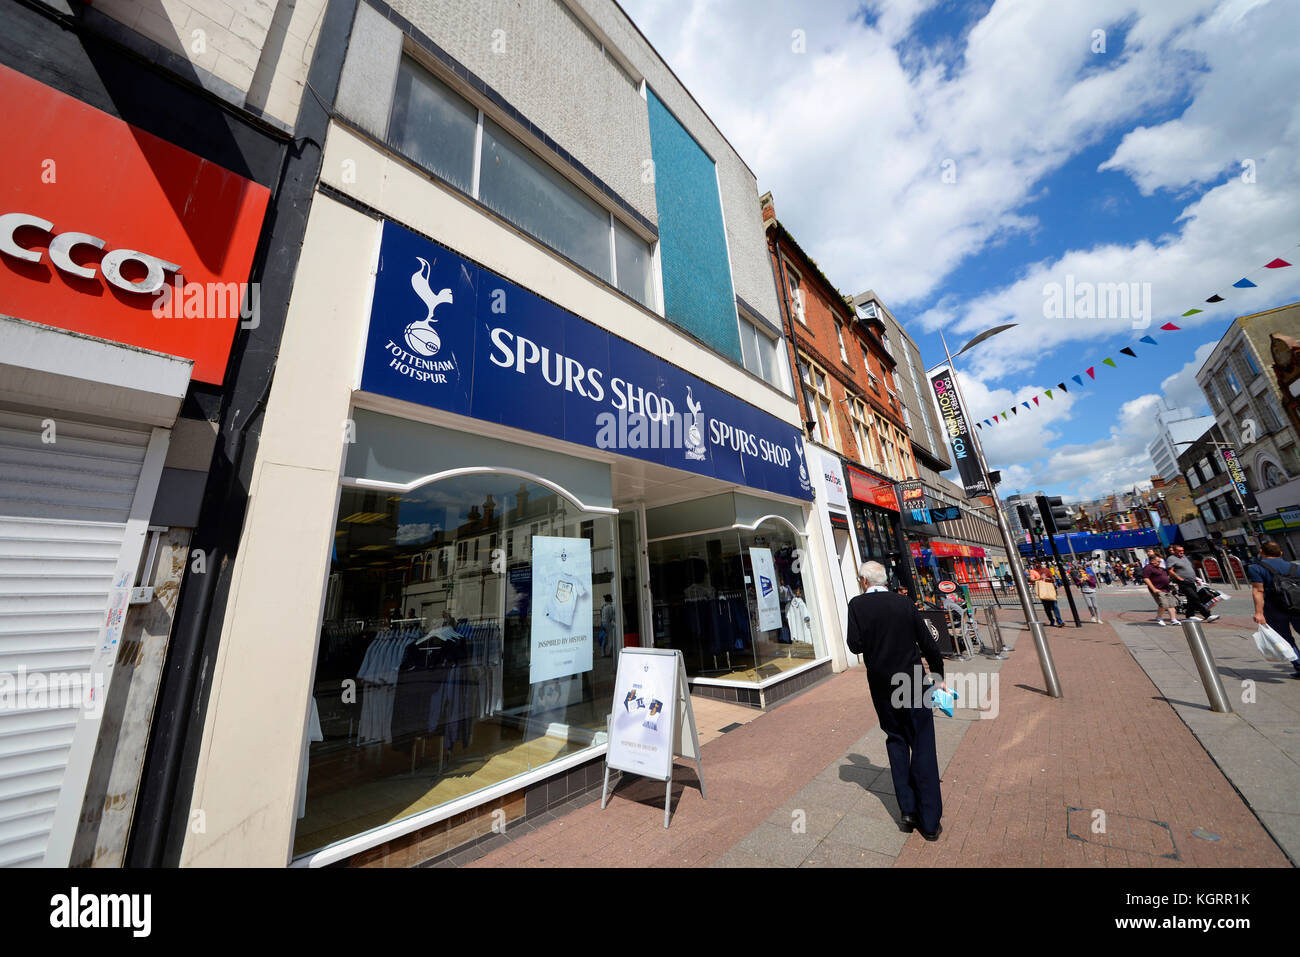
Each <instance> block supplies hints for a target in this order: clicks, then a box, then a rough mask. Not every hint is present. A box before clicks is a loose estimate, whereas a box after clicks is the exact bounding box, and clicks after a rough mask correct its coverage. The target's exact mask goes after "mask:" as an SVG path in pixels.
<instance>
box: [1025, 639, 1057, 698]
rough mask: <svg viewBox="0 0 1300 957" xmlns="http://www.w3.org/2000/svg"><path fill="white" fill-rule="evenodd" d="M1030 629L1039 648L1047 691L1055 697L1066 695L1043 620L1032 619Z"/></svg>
mask: <svg viewBox="0 0 1300 957" xmlns="http://www.w3.org/2000/svg"><path fill="white" fill-rule="evenodd" d="M1029 631H1030V633H1031V634H1032V635H1033V636H1034V647H1035V648H1036V649H1038V661H1039V664H1041V665H1042V668H1043V683H1044V684H1045V685H1047V693H1048V695H1049V696H1051V697H1053V698H1061V697H1064V696H1063V695H1062V694H1061V682H1060V681H1059V680H1058V679H1057V677H1056V662H1055V661H1053V660H1052V649H1051V648H1049V647H1047V631H1046V629H1044V628H1043V623H1042V622H1041V621H1031V622H1030V623H1029Z"/></svg>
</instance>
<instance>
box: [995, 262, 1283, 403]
mask: <svg viewBox="0 0 1300 957" xmlns="http://www.w3.org/2000/svg"><path fill="white" fill-rule="evenodd" d="M1292 265H1293V264H1292V263H1290V262H1288V261H1287V260H1285V259H1283V258H1281V257H1280V256H1279V257H1276V258H1274V259H1272V260H1270V261H1269V262H1266V263H1264V265H1262V266H1260V267H1258V268H1256V269H1255V270H1254V271H1252V272H1250V273H1248V274H1246V275H1245V276H1242V277H1241V278H1240V279H1238V280H1237V281H1236V282H1234V283H1233V284H1232V288H1233V289H1257V288H1259V286H1258V284H1257V283H1256V282H1254V280H1253V279H1252V278H1251V277H1252V276H1257V275H1258V274H1260V273H1262V271H1263V270H1265V269H1286V268H1288V267H1291V266H1292ZM1225 301H1226V298H1225V297H1224V296H1223V295H1221V294H1219V293H1217V292H1216V293H1215V294H1214V295H1212V296H1207V297H1206V299H1205V302H1206V303H1211V304H1213V303H1220V302H1225ZM1203 313H1204V310H1203V309H1201V308H1199V307H1193V308H1191V309H1188V310H1187V311H1186V312H1184V313H1182V314H1181V317H1180V318H1186V317H1188V316H1196V315H1202V314H1203ZM1160 331H1161V332H1181V331H1182V326H1180V325H1178V324H1177V323H1174V322H1166V323H1164V324H1163V325H1161V326H1160ZM1137 341H1138V342H1140V343H1143V344H1144V345H1149V346H1156V345H1159V341H1158V340H1157V339H1156V337H1155V336H1152V335H1150V334H1148V335H1144V336H1142V337H1141V338H1139V339H1138V340H1137ZM1119 351H1120V354H1121V355H1126V356H1129V357H1131V358H1134V359H1136V358H1138V354H1137V352H1136V350H1135V349H1134V348H1133V347H1132V346H1125V347H1124V348H1122V349H1120V350H1119ZM1102 365H1107V366H1110V367H1111V368H1112V369H1118V368H1119V367H1118V366H1117V365H1116V364H1115V360H1114V358H1113V357H1109V356H1108V357H1107V358H1105V359H1103V360H1102ZM1084 375H1087V377H1088V379H1089V380H1091V381H1095V380H1096V378H1097V371H1096V366H1088V368H1087V369H1085V370H1084V371H1083V373H1080V374H1075V375H1071V376H1070V378H1071V379H1073V380H1074V381H1075V383H1076V384H1077V385H1079V386H1080V387H1082V386H1084V385H1086V384H1087V383H1085V382H1084V380H1083V376H1084ZM1054 391H1060V392H1063V393H1066V394H1068V392H1069V390H1068V389H1067V388H1066V386H1065V383H1064V382H1059V383H1057V385H1056V389H1054V390H1053V389H1046V390H1044V392H1043V394H1045V395H1046V396H1047V398H1048V399H1049V400H1054V398H1055V397H1054V396H1053V394H1052V393H1053V392H1054ZM1032 398H1033V405H1032V406H1031V405H1030V404H1029V402H1028V401H1026V400H1021V402H1020V405H1023V406H1024V407H1025V408H1026V409H1028V410H1029V411H1031V412H1032V411H1033V410H1034V409H1035V408H1038V407H1039V399H1040V395H1034V396H1033V397H1032ZM1009 411H1010V415H1019V414H1020V410H1019V408H1018V407H1017V406H1015V405H1013V406H1012V407H1011V409H1010V410H1009ZM999 418H1000V419H1001V420H1002V421H1003V422H1005V421H1007V419H1008V410H1005V409H1004V410H1003V411H1002V413H1001V414H1000V415H998V414H995V415H993V416H992V417H991V418H988V419H985V420H984V425H988V426H990V427H992V426H994V425H997V424H998V420H999ZM977 424H978V423H977Z"/></svg>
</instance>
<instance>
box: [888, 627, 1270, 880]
mask: <svg viewBox="0 0 1300 957" xmlns="http://www.w3.org/2000/svg"><path fill="white" fill-rule="evenodd" d="M1103 614H1105V610H1104V609H1103ZM1165 630H1167V631H1170V632H1172V631H1173V629H1165ZM1048 635H1049V641H1050V643H1051V646H1052V653H1053V655H1054V657H1055V660H1056V666H1057V671H1058V674H1059V675H1060V679H1061V686H1062V690H1063V691H1064V693H1065V697H1064V698H1062V699H1059V700H1057V699H1052V698H1049V697H1047V696H1046V695H1044V694H1042V693H1041V692H1040V691H1039V690H1037V689H1038V688H1040V687H1041V685H1042V677H1041V673H1040V672H1039V668H1038V661H1037V659H1036V657H1035V655H1034V653H1033V650H1032V647H1031V646H1030V642H1029V640H1028V636H1027V634H1025V635H1024V636H1023V637H1022V640H1021V651H1019V652H1018V653H1016V654H1015V655H1013V656H1012V657H1011V659H1010V660H1008V661H1007V662H1006V663H1005V665H1004V666H1003V668H1002V672H1001V677H1002V688H1001V691H1002V695H1001V702H1000V704H1001V714H1000V716H999V717H998V719H997V720H994V721H978V722H974V723H972V725H971V727H970V730H969V731H968V732H967V734H966V736H965V738H964V740H963V741H962V744H961V747H960V748H959V750H958V752H957V754H956V756H955V757H954V759H953V760H952V761H951V762H950V763H949V765H948V767H947V770H946V772H945V774H944V833H943V835H942V836H941V837H940V838H939V840H938V841H937V842H935V843H933V844H928V843H926V842H925V841H923V840H921V839H920V838H919V837H917V836H915V835H913V837H912V838H911V839H909V840H908V842H907V844H906V845H905V846H904V848H903V850H902V853H901V854H899V856H898V860H897V864H898V865H899V866H903V867H935V866H962V865H967V866H985V867H989V866H993V867H996V866H1029V867H1059V866H1085V867H1087V866H1091V867H1101V866H1106V867H1116V866H1119V867H1177V866H1193V867H1241V866H1272V867H1285V866H1287V865H1288V861H1287V858H1286V856H1285V855H1284V854H1283V853H1282V851H1281V850H1280V849H1279V848H1278V846H1277V845H1276V844H1275V843H1274V842H1273V841H1272V839H1271V838H1270V837H1269V835H1268V833H1267V832H1266V831H1265V829H1264V828H1263V826H1262V825H1261V824H1260V822H1259V821H1258V820H1257V819H1256V817H1255V816H1254V815H1253V814H1252V813H1251V811H1250V809H1249V808H1248V807H1247V806H1246V804H1245V802H1243V801H1242V799H1241V797H1240V796H1239V795H1238V794H1237V792H1236V791H1235V790H1234V789H1233V787H1232V785H1231V784H1230V783H1229V781H1228V780H1227V778H1225V777H1224V775H1223V773H1222V772H1221V771H1220V770H1219V769H1218V767H1216V766H1215V764H1214V762H1213V761H1212V760H1211V759H1210V757H1209V756H1208V755H1207V754H1206V753H1205V750H1204V749H1203V748H1202V747H1201V745H1200V744H1199V742H1198V741H1197V740H1196V737H1195V736H1194V735H1193V734H1192V733H1191V731H1189V730H1188V728H1187V726H1186V725H1184V724H1183V722H1182V721H1181V720H1180V719H1179V717H1178V715H1177V713H1176V712H1175V711H1174V710H1173V709H1172V708H1171V707H1170V706H1169V704H1168V703H1167V702H1166V701H1165V700H1164V699H1163V697H1162V695H1161V693H1160V691H1159V690H1158V689H1157V688H1156V687H1155V685H1153V684H1152V683H1151V680H1150V679H1149V678H1148V677H1147V675H1146V673H1145V672H1144V671H1143V670H1142V667H1141V666H1140V665H1139V664H1138V663H1137V662H1136V661H1135V660H1134V659H1133V657H1132V655H1130V654H1129V651H1128V649H1127V648H1126V647H1125V645H1124V643H1123V642H1122V641H1121V640H1120V637H1119V635H1118V634H1116V632H1115V630H1114V628H1112V627H1111V626H1110V625H1109V624H1103V625H1087V626H1085V627H1084V628H1083V629H1074V628H1068V629H1064V630H1061V629H1049V630H1048ZM1071 808H1076V809H1078V810H1076V811H1073V812H1071V811H1070V809H1071ZM1098 812H1100V813H1098ZM1103 815H1104V817H1103ZM1094 821H1096V822H1097V823H1098V824H1102V823H1104V826H1105V830H1104V832H1101V833H1097V832H1095V831H1094V824H1093V822H1094ZM1194 831H1201V832H1203V833H1205V834H1207V835H1211V836H1214V835H1217V837H1218V839H1217V840H1206V839H1203V838H1201V837H1198V836H1197V835H1196V834H1194V833H1193V832H1194ZM1167 855H1172V856H1167Z"/></svg>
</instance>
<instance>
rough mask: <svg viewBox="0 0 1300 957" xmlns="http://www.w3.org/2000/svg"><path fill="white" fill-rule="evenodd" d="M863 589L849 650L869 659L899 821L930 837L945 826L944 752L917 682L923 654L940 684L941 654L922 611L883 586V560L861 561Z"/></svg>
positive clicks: (852, 613) (852, 618)
mask: <svg viewBox="0 0 1300 957" xmlns="http://www.w3.org/2000/svg"><path fill="white" fill-rule="evenodd" d="M861 577H862V580H863V584H864V585H865V586H866V592H865V593H864V594H861V595H858V596H857V597H856V598H854V599H853V600H852V601H850V602H849V630H848V646H849V651H851V652H853V653H854V654H855V655H862V656H863V658H864V659H865V661H866V665H867V686H868V687H869V688H870V689H871V703H872V705H873V706H874V707H875V709H876V716H877V717H878V718H879V719H880V729H881V730H882V731H884V732H885V748H886V750H887V751H888V753H889V770H890V773H891V775H892V776H893V779H894V794H895V795H896V796H897V798H898V809H899V810H900V811H901V812H902V815H903V819H902V822H901V826H902V829H903V830H904V831H907V832H911V831H913V830H916V829H917V828H919V829H920V831H921V836H922V837H924V838H925V839H926V840H927V841H934V840H938V837H939V834H940V833H941V832H942V831H943V825H942V824H940V823H939V822H940V819H941V818H942V817H943V798H942V796H941V795H940V793H939V759H938V756H937V755H936V753H935V746H934V714H933V712H931V710H930V708H929V707H928V705H929V695H928V694H925V693H924V691H926V690H928V689H923V688H921V687H918V684H919V682H920V679H921V657H922V655H924V656H925V660H926V663H927V664H928V665H929V666H930V673H931V677H932V678H933V679H934V681H935V682H936V683H937V685H938V687H940V688H943V689H945V690H947V685H945V684H944V681H943V655H942V654H940V652H939V645H938V643H937V642H936V641H935V636H934V634H933V633H932V632H931V631H930V627H929V625H928V624H927V623H926V621H925V619H924V618H922V617H921V615H920V614H919V613H918V612H917V610H916V608H914V607H913V605H912V603H911V602H910V601H908V600H907V599H906V598H903V597H901V596H899V595H895V594H893V593H892V592H891V591H889V589H888V588H886V587H885V582H886V581H887V579H888V575H887V573H886V571H885V568H884V566H883V565H881V564H880V563H879V562H866V563H864V564H863V566H862V569H861Z"/></svg>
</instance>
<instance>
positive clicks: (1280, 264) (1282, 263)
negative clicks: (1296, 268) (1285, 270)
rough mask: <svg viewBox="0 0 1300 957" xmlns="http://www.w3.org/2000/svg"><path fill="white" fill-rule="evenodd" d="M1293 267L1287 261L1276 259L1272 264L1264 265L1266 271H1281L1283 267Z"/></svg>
mask: <svg viewBox="0 0 1300 957" xmlns="http://www.w3.org/2000/svg"><path fill="white" fill-rule="evenodd" d="M1289 265H1291V264H1290V263H1289V262H1287V261H1286V260H1285V259H1274V260H1273V261H1272V262H1271V263H1264V268H1265V269H1281V268H1282V267H1283V266H1289Z"/></svg>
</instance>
